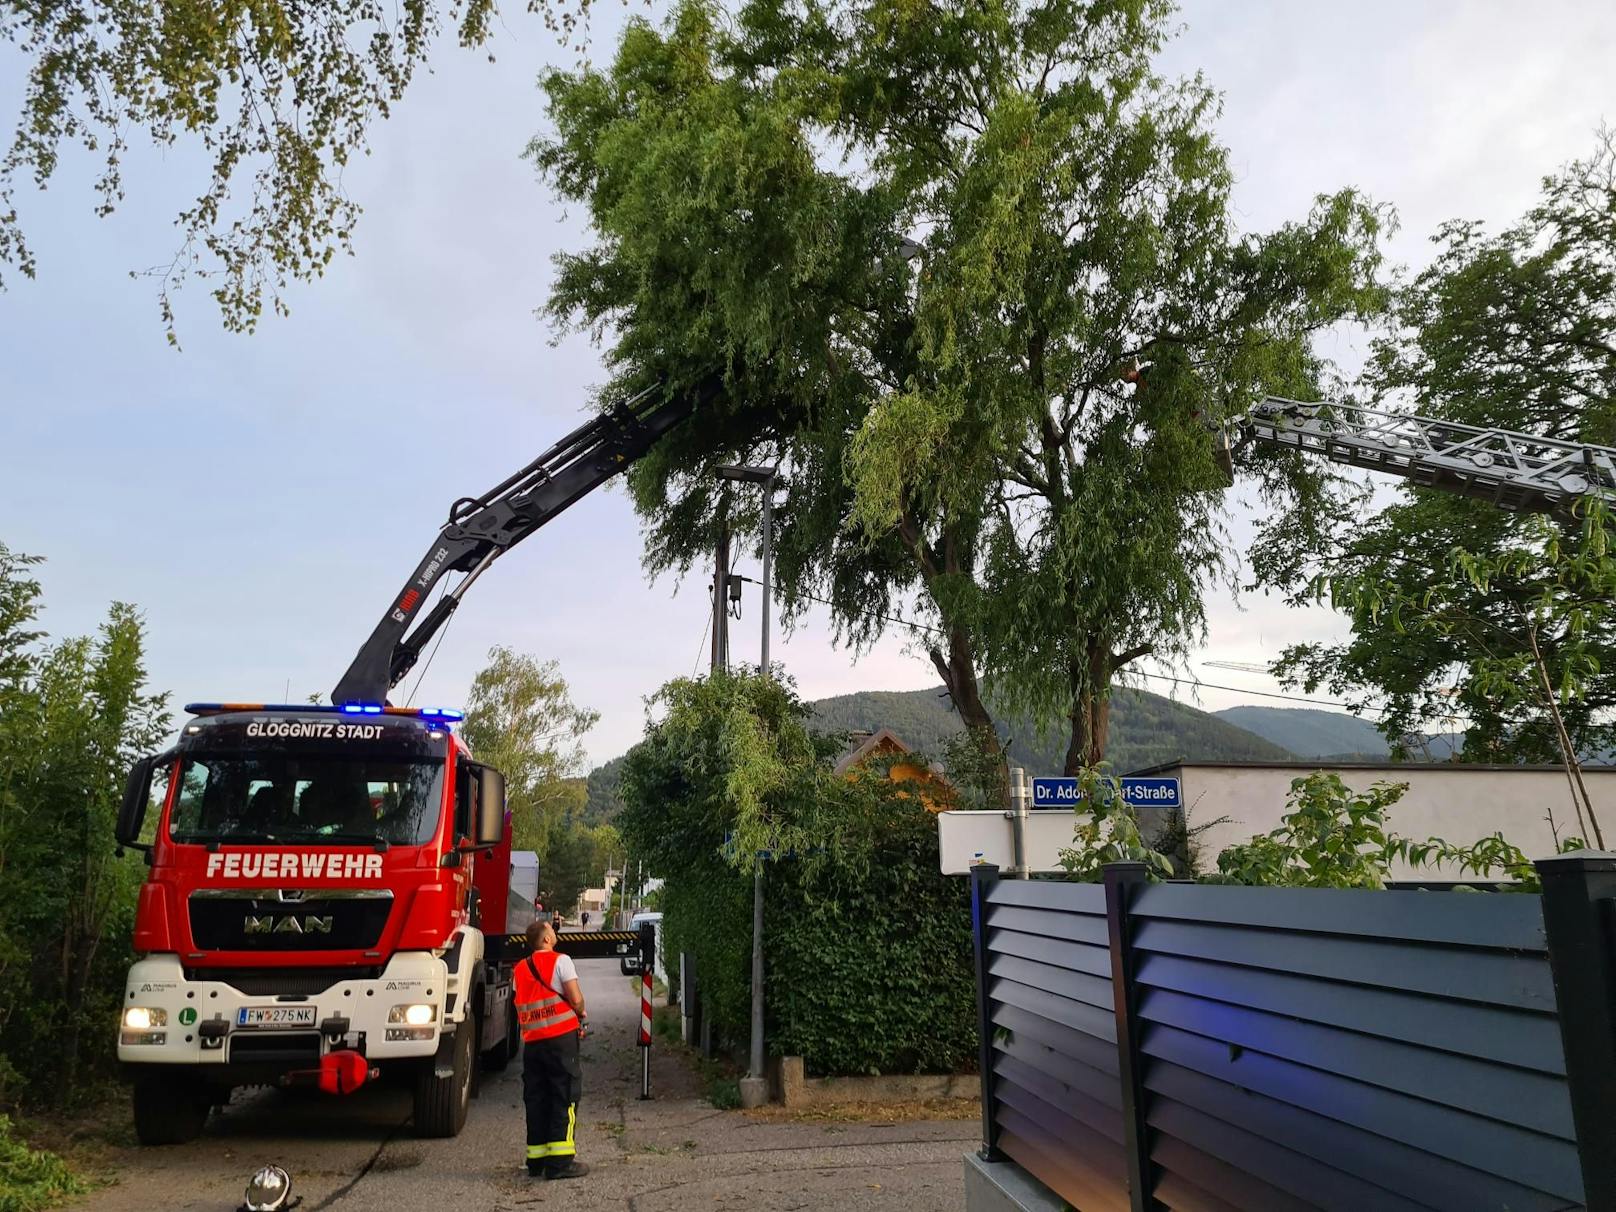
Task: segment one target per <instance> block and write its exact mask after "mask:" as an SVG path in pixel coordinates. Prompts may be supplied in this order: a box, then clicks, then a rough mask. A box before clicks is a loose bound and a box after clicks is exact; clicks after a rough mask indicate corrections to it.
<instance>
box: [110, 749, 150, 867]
mask: <svg viewBox="0 0 1616 1212" xmlns="http://www.w3.org/2000/svg"><path fill="white" fill-rule="evenodd" d="M157 762H158V759H157V758H156V757H143V758H141V759H140V760H139V761H138V762H136V763H135V765H134V768H133V769H131V770H130V771H129V781H128V782H127V783H125V784H124V786H123V803H122V804H121V805H120V806H119V808H118V824H117V827H116V829H115V830H114V831H113V832H114V836H115V837H116V838H117V839H118V844H119V845H120V846H139V845H140V827H141V825H143V824H144V823H145V821H146V805H147V804H148V803H149V802H150V800H151V784H152V772H153V771H154V770H156V769H157Z"/></svg>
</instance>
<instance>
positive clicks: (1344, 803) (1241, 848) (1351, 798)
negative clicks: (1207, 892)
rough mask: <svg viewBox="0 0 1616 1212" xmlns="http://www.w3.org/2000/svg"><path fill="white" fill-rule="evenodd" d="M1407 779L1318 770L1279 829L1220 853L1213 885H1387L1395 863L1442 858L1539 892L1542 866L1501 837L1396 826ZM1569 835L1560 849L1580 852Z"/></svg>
mask: <svg viewBox="0 0 1616 1212" xmlns="http://www.w3.org/2000/svg"><path fill="white" fill-rule="evenodd" d="M1407 790H1408V784H1407V783H1389V782H1377V783H1375V784H1374V785H1373V786H1371V787H1370V788H1369V790H1368V791H1365V792H1358V791H1354V790H1353V789H1352V788H1350V787H1348V786H1347V785H1346V783H1345V782H1343V781H1342V779H1341V776H1340V775H1338V774H1327V773H1324V772H1322V771H1319V772H1315V773H1313V774H1310V775H1308V776H1306V777H1305V778H1298V779H1294V780H1292V782H1291V795H1290V809H1291V810H1290V811H1289V812H1288V813H1286V814H1285V816H1284V817H1282V818H1281V820H1280V825H1279V828H1277V829H1274V830H1272V831H1271V832H1269V833H1264V834H1258V835H1257V836H1255V837H1253V838H1252V839H1251V840H1250V841H1249V842H1242V843H1239V844H1237V845H1234V846H1227V847H1225V848H1224V849H1223V851H1222V852H1221V853H1220V854H1219V855H1218V873H1217V875H1215V876H1208V877H1207V878H1206V882H1208V883H1224V884H1260V885H1269V886H1280V887H1291V888H1383V887H1385V884H1386V881H1387V879H1388V878H1389V877H1390V873H1391V869H1392V864H1393V863H1395V862H1399V861H1400V862H1403V863H1406V864H1407V865H1409V866H1411V867H1416V868H1418V867H1425V866H1429V865H1431V864H1433V863H1443V864H1446V865H1449V866H1451V867H1454V868H1457V869H1458V871H1459V872H1460V874H1462V875H1473V876H1497V877H1498V878H1500V879H1505V880H1511V881H1514V884H1513V886H1514V887H1515V888H1516V889H1517V890H1519V891H1527V892H1535V891H1537V890H1538V889H1539V887H1540V884H1539V880H1538V876H1537V870H1536V868H1534V867H1533V866H1532V864H1531V861H1530V860H1529V859H1527V858H1526V856H1525V855H1524V854H1522V853H1521V851H1520V849H1519V848H1518V847H1516V846H1514V845H1512V844H1511V843H1510V842H1508V841H1507V840H1505V838H1504V836H1503V835H1502V834H1498V833H1495V834H1492V835H1491V836H1489V837H1484V838H1481V839H1480V840H1478V841H1476V842H1473V843H1471V844H1470V845H1468V846H1459V845H1454V844H1453V843H1450V842H1446V841H1443V840H1442V839H1441V838H1436V837H1433V838H1428V839H1426V840H1425V841H1417V840H1415V839H1413V838H1407V837H1402V836H1400V835H1398V834H1396V833H1394V832H1392V830H1391V825H1390V821H1389V809H1390V808H1391V807H1392V805H1394V804H1396V803H1397V801H1398V800H1399V799H1401V798H1402V796H1403V793H1404V792H1405V791H1407ZM1581 847H1582V843H1581V841H1580V840H1578V839H1574V838H1573V839H1565V840H1563V841H1562V842H1561V844H1560V851H1561V853H1565V852H1566V851H1569V850H1576V849H1581Z"/></svg>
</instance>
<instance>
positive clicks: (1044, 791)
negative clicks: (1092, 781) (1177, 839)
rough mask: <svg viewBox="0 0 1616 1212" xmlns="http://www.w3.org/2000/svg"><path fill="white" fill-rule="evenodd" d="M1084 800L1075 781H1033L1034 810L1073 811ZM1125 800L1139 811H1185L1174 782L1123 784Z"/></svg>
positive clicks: (1145, 780)
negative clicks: (1157, 809) (1175, 809)
mask: <svg viewBox="0 0 1616 1212" xmlns="http://www.w3.org/2000/svg"><path fill="white" fill-rule="evenodd" d="M1082 798H1083V789H1082V787H1081V785H1080V784H1079V781H1078V780H1077V779H1075V778H1043V779H1033V781H1032V806H1033V807H1034V808H1072V807H1075V806H1076V805H1077V804H1078V802H1079V801H1081V800H1082ZM1122 798H1123V799H1125V800H1127V801H1128V803H1130V804H1132V805H1133V806H1134V807H1136V808H1141V807H1150V808H1182V807H1183V796H1182V795H1181V794H1180V791H1179V784H1178V780H1177V779H1175V778H1133V779H1123V780H1122Z"/></svg>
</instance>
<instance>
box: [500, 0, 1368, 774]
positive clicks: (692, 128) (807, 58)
mask: <svg viewBox="0 0 1616 1212" xmlns="http://www.w3.org/2000/svg"><path fill="white" fill-rule="evenodd" d="M1168 12H1169V6H1168V5H1167V4H1165V3H1161V2H1159V0H1119V2H1117V3H1109V4H1104V5H1091V6H1075V5H1071V4H1068V3H1065V2H1064V0H1049V2H1048V3H1020V2H1014V0H996V2H994V3H989V4H986V5H979V6H976V7H973V8H971V9H969V10H939V9H937V8H935V7H927V6H914V5H903V4H894V3H891V2H890V0H862V2H858V3H825V4H807V5H786V4H781V3H775V2H759V3H753V4H749V5H747V6H745V7H744V8H743V9H742V10H741V11H740V12H739V13H738V14H737V15H736V16H735V17H734V18H733V19H730V18H727V17H722V16H721V15H720V14H719V13H718V11H717V10H716V9H715V8H714V7H712V6H711V5H708V4H704V3H700V2H688V3H685V4H682V5H681V6H680V7H679V8H678V9H677V10H676V12H675V15H674V17H673V19H672V20H671V22H670V24H669V25H668V27H667V29H666V30H665V31H664V32H662V33H658V32H656V31H654V30H653V29H652V28H651V27H650V26H648V25H646V24H644V23H636V24H634V25H633V26H631V28H630V29H629V31H628V32H627V33H626V34H625V36H624V38H623V40H622V43H621V45H620V47H619V49H618V54H617V58H616V60H615V61H614V63H613V64H612V66H611V68H610V69H609V70H607V71H594V70H584V71H580V72H576V73H553V74H551V75H550V76H549V77H548V78H547V79H546V85H545V86H546V89H547V91H548V93H549V98H550V113H551V116H552V118H553V120H554V123H555V133H554V135H553V136H552V137H549V138H542V139H539V140H536V141H535V142H534V144H533V146H532V149H531V154H532V156H533V158H534V159H535V161H536V163H537V164H538V165H539V167H540V168H541V169H542V170H543V171H544V172H545V173H546V174H547V175H548V177H549V179H550V180H551V181H552V182H553V183H554V185H555V187H556V189H557V190H558V191H559V192H560V193H561V195H562V196H563V197H565V198H567V199H568V200H572V201H577V202H580V203H582V204H584V205H585V206H587V208H588V213H589V216H590V220H591V223H592V226H593V227H594V229H595V232H596V234H597V236H598V239H597V241H596V243H595V244H594V246H593V247H591V248H589V249H587V250H585V251H582V252H579V253H576V254H569V255H566V256H563V257H562V258H560V264H559V273H558V275H557V279H556V284H555V287H554V290H553V293H552V295H551V298H550V303H549V307H550V311H551V314H552V315H553V316H554V317H555V318H556V319H557V320H558V321H562V322H566V321H576V322H578V323H580V324H582V325H584V326H587V327H589V328H591V329H593V330H594V331H596V332H597V333H598V334H602V335H604V334H605V333H606V332H608V331H609V332H610V333H612V335H613V337H614V344H613V346H612V348H611V350H610V353H609V359H610V362H611V364H612V366H613V368H614V371H615V381H614V383H613V385H612V390H613V393H614V394H615V393H616V392H617V391H629V390H635V389H638V388H642V387H644V386H647V385H649V384H651V383H656V382H662V383H665V384H668V385H669V386H670V387H671V388H673V389H678V388H680V387H682V386H684V385H685V384H687V383H690V382H693V381H695V380H696V379H697V378H700V377H703V376H705V375H707V374H708V373H710V372H711V370H712V368H714V367H718V368H722V369H723V371H724V372H725V374H726V376H727V380H728V384H729V388H730V390H729V400H730V403H728V404H727V405H724V406H721V407H719V408H717V409H715V410H714V411H713V412H712V413H711V414H710V415H708V416H706V417H703V418H702V419H701V420H700V421H699V422H698V423H696V424H692V425H687V426H685V427H683V430H682V431H681V432H678V433H676V434H675V435H674V436H673V437H672V438H671V439H670V440H669V441H667V442H664V443H663V444H662V445H661V446H660V447H659V449H658V450H657V451H655V452H653V454H652V456H651V457H649V458H648V459H646V460H643V461H642V462H641V463H640V464H639V465H638V466H637V467H636V468H635V469H634V470H633V471H632V472H631V485H632V489H633V492H634V494H635V500H636V504H637V506H638V508H639V509H640V511H641V513H642V516H643V517H644V518H645V520H646V522H647V525H648V552H647V559H648V563H649V565H650V566H651V567H652V568H653V569H662V568H675V569H681V570H684V569H688V568H689V567H690V566H691V565H692V564H693V563H694V562H695V561H697V560H700V559H703V558H704V556H705V553H706V552H707V551H708V550H710V547H711V541H712V539H713V537H714V528H715V527H716V525H717V524H718V519H719V518H721V517H722V516H724V515H725V514H726V513H734V514H735V515H736V516H737V521H736V523H735V524H736V528H737V530H738V531H742V532H746V531H748V530H749V528H750V527H751V523H752V517H751V511H753V510H755V508H756V505H755V504H754V503H753V502H752V501H751V500H750V499H748V500H746V501H734V502H731V501H728V500H727V499H726V498H725V496H724V495H723V494H724V493H725V491H726V490H724V489H723V488H721V487H720V486H719V484H718V482H717V481H716V479H715V478H714V476H713V475H712V469H713V467H714V465H715V464H719V463H726V462H733V461H737V460H741V461H747V462H760V461H761V462H771V463H779V464H781V465H783V466H784V468H785V471H786V488H785V491H786V493H787V500H786V501H785V503H784V505H783V506H782V507H781V508H780V510H779V514H778V516H779V517H780V518H781V525H780V528H779V532H778V541H777V544H776V553H777V564H776V567H777V569H778V583H779V586H780V592H781V594H782V597H783V598H784V601H785V608H786V612H787V615H788V618H789V617H790V616H791V615H792V613H793V612H795V611H798V610H800V609H802V608H803V606H804V605H805V603H807V602H808V601H811V600H814V599H816V598H824V599H826V600H828V601H829V602H830V603H831V608H832V611H833V614H834V617H835V619H836V621H837V624H838V626H839V628H840V634H841V638H843V639H844V640H847V641H848V642H850V643H852V644H853V645H854V646H859V645H863V644H867V643H869V642H871V641H872V640H873V639H874V638H875V637H876V636H877V635H879V634H880V633H881V631H882V628H883V626H884V625H885V620H886V619H887V618H888V617H890V616H891V615H893V614H895V613H897V609H898V607H899V606H900V605H902V604H904V603H906V602H909V601H911V600H912V601H913V602H914V603H915V604H916V606H917V608H918V615H919V617H920V620H921V621H922V622H923V623H924V624H926V625H927V626H930V627H931V628H933V631H932V633H931V634H932V635H933V636H934V637H935V638H934V639H932V640H928V641H927V642H926V643H925V645H924V650H925V654H926V656H927V657H929V659H930V660H931V661H932V662H933V664H934V665H935V666H936V668H937V670H938V672H939V674H940V675H941V676H942V678H943V680H944V684H945V685H946V687H947V689H948V691H949V694H950V696H951V698H952V699H953V702H954V704H955V707H956V709H957V710H958V712H959V715H960V718H961V721H962V722H963V723H964V724H965V726H966V727H968V728H971V729H973V730H976V731H977V734H978V735H979V736H980V737H981V738H982V739H983V740H984V742H985V743H986V744H987V745H989V746H990V747H992V746H996V745H997V744H998V736H997V733H996V732H995V731H994V730H993V719H992V715H991V713H990V711H989V708H988V707H987V705H986V704H985V703H984V701H983V694H982V690H981V678H982V677H983V676H984V675H986V676H990V677H991V678H992V680H993V683H994V685H995V686H997V687H1000V688H1002V691H1003V697H1004V699H1005V706H1006V707H1008V708H1011V709H1014V710H1017V711H1019V712H1022V713H1023V714H1026V715H1028V716H1031V717H1032V718H1035V719H1039V720H1048V719H1051V718H1062V717H1065V718H1066V719H1068V721H1069V724H1068V728H1067V731H1068V733H1069V743H1068V747H1067V748H1068V752H1067V760H1066V765H1067V768H1068V769H1071V770H1076V769H1079V768H1081V767H1083V766H1085V765H1093V764H1094V763H1095V762H1097V761H1098V760H1099V758H1100V757H1101V756H1102V755H1103V753H1104V749H1105V743H1106V735H1107V727H1108V698H1107V696H1108V692H1109V688H1110V686H1111V684H1112V682H1113V679H1114V678H1115V677H1116V675H1117V674H1118V673H1119V672H1121V671H1123V670H1125V669H1126V668H1127V666H1128V665H1129V664H1130V663H1131V662H1132V661H1134V660H1137V659H1138V658H1140V657H1142V656H1145V655H1147V654H1149V655H1155V656H1158V657H1164V658H1168V659H1171V658H1174V657H1181V656H1183V655H1184V654H1185V653H1186V652H1187V651H1188V648H1189V646H1190V645H1191V644H1192V643H1193V641H1194V640H1195V638H1196V637H1197V636H1198V635H1199V634H1200V632H1201V628H1202V623H1203V610H1202V594H1203V592H1204V590H1205V588H1206V587H1207V585H1208V583H1209V581H1210V580H1212V579H1213V578H1216V577H1218V576H1220V575H1221V574H1224V573H1226V572H1228V571H1229V567H1228V564H1227V563H1226V559H1225V556H1224V554H1223V553H1224V549H1225V546H1226V544H1225V541H1224V535H1223V533H1222V529H1221V516H1222V514H1221V509H1222V503H1221V502H1222V496H1221V493H1220V492H1219V491H1218V486H1219V484H1220V474H1221V473H1220V470H1219V468H1218V466H1217V460H1216V455H1215V444H1214V442H1213V440H1212V439H1211V437H1210V436H1209V433H1208V431H1209V429H1215V428H1216V427H1217V426H1219V425H1220V424H1221V423H1222V422H1224V421H1225V420H1226V419H1228V418H1229V417H1231V416H1233V415H1235V414H1238V413H1239V412H1241V411H1242V410H1243V409H1244V408H1246V407H1247V406H1248V405H1249V404H1250V403H1251V402H1252V401H1253V400H1254V399H1255V398H1256V397H1257V396H1259V395H1261V394H1262V393H1263V392H1265V391H1274V392H1283V393H1286V394H1305V393H1310V392H1314V391H1317V390H1318V389H1319V386H1320V380H1321V378H1322V376H1323V369H1324V368H1323V367H1321V365H1320V364H1319V362H1318V360H1317V359H1316V358H1315V357H1314V356H1313V355H1312V353H1311V351H1310V345H1309V337H1310V336H1311V334H1312V333H1314V332H1315V331H1317V330H1318V329H1319V328H1321V327H1323V326H1326V325H1329V324H1332V323H1335V322H1337V321H1339V320H1341V319H1343V318H1345V317H1349V316H1363V315H1367V314H1369V313H1371V312H1372V311H1373V310H1374V309H1375V308H1377V307H1378V306H1379V305H1380V302H1381V292H1380V290H1379V289H1378V287H1377V286H1376V285H1375V280H1374V279H1375V274H1376V272H1377V268H1378V255H1377V253H1376V242H1377V238H1378V233H1379V231H1380V229H1381V226H1382V224H1383V221H1384V220H1383V216H1382V215H1381V214H1380V212H1378V211H1377V210H1375V209H1374V208H1372V207H1371V206H1369V205H1368V204H1367V203H1365V202H1364V201H1363V199H1361V198H1360V197H1358V196H1357V195H1355V194H1353V193H1351V192H1350V191H1346V192H1342V193H1339V194H1336V195H1333V196H1331V197H1328V198H1324V199H1321V200H1320V202H1319V203H1318V205H1317V207H1316V208H1315V210H1314V212H1313V213H1312V214H1311V215H1310V216H1309V217H1308V218H1307V219H1305V220H1303V221H1301V222H1298V223H1294V224H1290V225H1287V226H1285V227H1282V228H1281V229H1279V230H1278V231H1277V232H1274V233H1272V234H1271V235H1268V236H1264V237H1249V236H1241V235H1239V234H1238V233H1237V232H1236V231H1235V230H1234V224H1233V221H1232V218H1231V216H1230V207H1229V186H1230V173H1229V169H1228V165H1227V156H1226V153H1225V151H1224V149H1223V148H1222V147H1221V146H1219V145H1218V143H1217V141H1216V139H1215V138H1214V137H1213V134H1212V121H1213V118H1214V116H1215V112H1216V106H1217V102H1216V98H1215V96H1214V95H1213V94H1212V92H1211V91H1210V90H1209V89H1208V88H1207V86H1206V85H1205V84H1204V83H1203V82H1202V81H1200V80H1199V79H1196V80H1191V81H1184V82H1180V83H1176V84H1174V83H1169V82H1166V81H1164V80H1162V79H1160V78H1159V77H1157V76H1156V75H1155V73H1154V72H1153V71H1152V70H1151V59H1152V56H1153V55H1154V54H1155V52H1156V51H1157V50H1159V49H1160V47H1161V46H1162V44H1163V42H1164V41H1165V39H1166V37H1167V31H1168ZM912 232H921V233H924V235H925V240H924V245H923V247H920V248H919V255H918V257H917V258H915V259H912V260H906V259H905V253H906V252H907V253H914V252H915V251H916V246H915V245H914V244H913V243H911V244H910V245H908V246H905V244H904V241H905V239H906V237H908V236H909V234H910V233H912ZM1139 364H1143V365H1144V366H1145V367H1146V372H1145V374H1144V376H1142V377H1141V376H1139V375H1137V374H1133V378H1132V379H1131V380H1130V379H1128V377H1127V376H1128V375H1129V374H1132V373H1133V371H1134V369H1135V367H1136V366H1137V365H1139ZM1146 384H1148V387H1147V386H1145V385H1146ZM1240 458H1241V461H1242V468H1243V469H1244V470H1247V471H1249V472H1251V473H1252V474H1253V475H1254V476H1255V482H1256V486H1257V490H1258V491H1259V493H1260V494H1261V495H1262V497H1263V499H1264V500H1265V501H1267V502H1268V503H1269V504H1270V506H1271V507H1272V509H1273V510H1274V520H1273V521H1272V522H1271V523H1270V524H1269V525H1268V526H1266V527H1265V528H1264V531H1263V535H1262V537H1261V540H1260V541H1261V543H1262V545H1263V547H1264V550H1265V551H1266V552H1268V554H1267V555H1266V556H1265V558H1264V561H1263V563H1262V564H1261V565H1260V567H1259V572H1261V573H1263V574H1264V575H1274V576H1279V575H1283V574H1284V573H1285V572H1286V571H1288V569H1289V567H1290V566H1291V565H1292V564H1293V563H1294V561H1295V560H1296V559H1297V558H1299V556H1298V554H1297V553H1298V552H1300V551H1303V550H1311V549H1314V548H1316V547H1317V546H1318V545H1319V544H1320V543H1321V542H1322V541H1323V539H1324V537H1325V536H1326V534H1327V532H1328V529H1329V523H1330V522H1331V521H1333V520H1338V519H1339V517H1340V512H1339V508H1338V506H1337V505H1336V504H1335V503H1334V500H1333V496H1332V493H1333V490H1334V488H1335V486H1336V485H1337V484H1338V481H1337V480H1336V479H1335V477H1333V475H1332V474H1331V473H1330V472H1329V471H1328V470H1327V469H1324V468H1320V467H1317V466H1310V465H1307V464H1306V463H1305V462H1304V461H1303V460H1302V459H1301V458H1300V457H1299V456H1296V455H1294V454H1291V453H1275V452H1268V451H1249V452H1244V453H1242V455H1241V456H1240ZM751 495H753V496H755V494H751Z"/></svg>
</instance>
